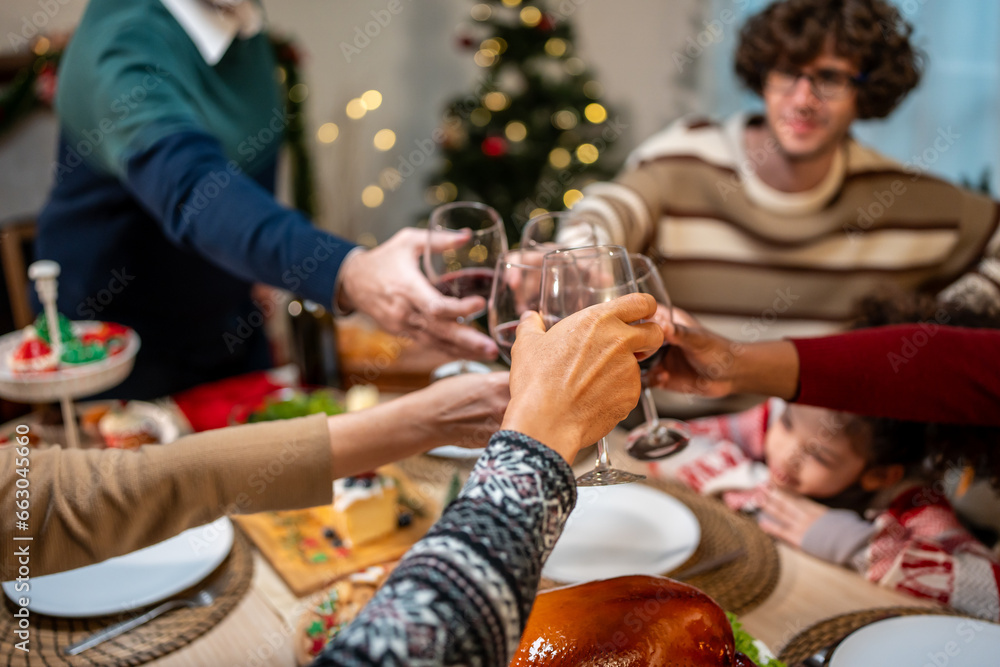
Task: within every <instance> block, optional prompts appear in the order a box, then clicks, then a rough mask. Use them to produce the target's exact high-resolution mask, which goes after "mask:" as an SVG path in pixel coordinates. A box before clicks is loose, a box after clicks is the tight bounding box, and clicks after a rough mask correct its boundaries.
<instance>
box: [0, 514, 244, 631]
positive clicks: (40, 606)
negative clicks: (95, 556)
mask: <svg viewBox="0 0 1000 667" xmlns="http://www.w3.org/2000/svg"><path fill="white" fill-rule="evenodd" d="M232 547H233V524H232V522H231V521H230V520H229V519H228V518H226V517H222V518H221V519H219V520H217V521H214V522H212V523H210V524H207V525H204V526H199V527H198V528H191V529H190V530H186V531H184V532H183V533H181V534H180V535H175V536H174V537H171V538H170V539H169V540H164V541H163V542H160V543H159V544H154V545H152V546H150V547H146V548H145V549H140V550H139V551H133V552H132V553H130V554H125V555H124V556H118V557H116V558H109V559H108V560H106V561H102V562H100V563H95V564H94V565H88V566H86V567H81V568H77V569H75V570H68V571H66V572H58V573H56V574H49V575H46V576H44V577H31V581H30V585H31V589H30V591H27V592H25V591H17V590H15V586H16V584H17V582H14V581H6V582H4V584H3V592H4V593H5V594H6V595H7V597H8V598H10V599H11V600H17V599H18V598H19V597H27V598H28V599H29V600H30V603H29V604H28V609H30V610H31V611H33V612H35V613H36V614H47V615H49V616H62V617H68V618H85V617H90V616H103V615H105V614H117V613H120V612H123V611H128V610H130V609H137V608H139V607H145V606H146V605H150V604H153V603H155V602H159V601H160V600H165V599H167V598H169V597H170V596H172V595H175V594H177V593H179V592H181V591H183V590H184V589H185V588H189V587H190V586H193V585H195V584H196V583H198V582H199V581H201V580H202V579H204V578H205V577H207V576H208V575H209V574H211V573H212V571H213V570H215V568H217V567H218V566H219V564H220V563H222V561H224V560H225V559H226V556H228V555H229V551H230V549H232Z"/></svg>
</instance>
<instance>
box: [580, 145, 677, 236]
mask: <svg viewBox="0 0 1000 667" xmlns="http://www.w3.org/2000/svg"><path fill="white" fill-rule="evenodd" d="M667 176H668V170H667V169H666V168H665V167H664V166H663V164H662V162H656V161H654V162H646V163H643V164H641V165H639V166H638V167H636V168H634V169H630V170H628V171H625V172H623V173H622V174H620V175H619V176H618V177H617V178H616V179H615V180H614V181H612V182H610V183H593V184H591V185H588V186H587V187H586V188H584V195H586V196H585V197H584V198H583V199H581V200H580V201H579V202H578V203H577V204H576V205H575V206H574V207H573V212H574V213H576V214H579V215H580V216H581V217H583V218H585V219H587V220H589V221H590V222H592V223H593V224H594V225H595V226H596V228H597V230H598V240H599V242H601V243H613V244H616V245H623V246H625V247H626V248H628V250H629V252H644V251H646V250H647V249H648V248H649V246H650V244H651V243H652V241H653V238H654V231H655V225H656V224H657V222H658V221H659V219H660V217H662V215H663V193H664V191H665V190H666V189H667V187H668V185H669V183H668V181H667Z"/></svg>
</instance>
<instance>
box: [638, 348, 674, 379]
mask: <svg viewBox="0 0 1000 667" xmlns="http://www.w3.org/2000/svg"><path fill="white" fill-rule="evenodd" d="M669 349H670V343H667V344H666V345H661V346H660V349H658V350H657V351H656V352H654V353H653V354H651V355H649V356H648V357H646V358H645V359H643V360H642V361H640V362H639V371H640V372H641V373H642V375H643V376H644V377H645V375H646V373H648V372H649V371H650V370H652V369H653V368H654V367H655V366H656V365H657V364H659V363H660V361H661V360H662V359H663V357H664V355H666V353H667V350H669Z"/></svg>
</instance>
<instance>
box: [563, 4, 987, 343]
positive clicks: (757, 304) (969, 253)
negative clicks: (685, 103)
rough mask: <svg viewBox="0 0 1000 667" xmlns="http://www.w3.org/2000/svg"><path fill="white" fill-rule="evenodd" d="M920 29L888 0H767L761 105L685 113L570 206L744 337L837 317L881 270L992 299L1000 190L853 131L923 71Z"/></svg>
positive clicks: (740, 57) (746, 39) (755, 49)
mask: <svg viewBox="0 0 1000 667" xmlns="http://www.w3.org/2000/svg"><path fill="white" fill-rule="evenodd" d="M910 32H911V28H910V26H909V25H908V24H907V23H906V22H905V21H903V19H902V18H901V16H900V14H899V12H898V11H897V10H896V9H895V8H894V7H893V6H892V5H890V4H889V3H887V2H884V1H883V0H836V1H832V0H785V1H782V2H776V3H774V4H772V5H770V6H769V7H767V8H766V9H765V10H763V11H762V12H761V13H759V14H757V15H755V16H753V17H751V18H750V19H749V21H748V22H747V24H746V25H745V26H744V28H743V30H742V32H741V34H740V44H739V47H738V49H737V52H736V63H735V66H736V71H737V73H738V75H739V77H740V78H741V79H742V81H743V83H744V84H746V85H747V86H748V87H749V88H750V89H751V90H753V91H754V92H755V93H757V94H759V95H760V96H761V98H762V99H763V101H764V113H763V115H745V114H739V115H736V116H734V117H732V118H730V119H729V120H728V121H726V122H725V123H723V124H714V123H711V122H709V121H705V120H701V119H690V118H688V119H682V120H680V121H678V122H676V123H674V124H673V125H672V126H670V127H668V128H667V129H666V130H665V131H663V132H662V133H660V134H658V135H656V136H654V137H652V138H651V139H649V140H648V141H647V142H645V143H644V144H643V145H641V146H640V147H639V148H638V149H637V150H636V151H634V153H633V154H632V155H631V156H630V158H629V160H628V163H627V166H626V168H625V170H624V172H623V173H622V174H621V175H620V176H619V177H618V178H617V179H616V180H615V181H614V182H612V183H599V184H595V185H592V186H590V187H589V189H587V190H585V194H586V195H588V196H586V197H585V198H584V199H583V200H581V201H580V202H579V203H578V204H577V205H576V207H574V211H577V212H580V213H582V214H585V215H586V216H587V217H589V218H590V219H591V220H592V221H593V222H594V223H595V224H596V225H597V227H598V229H599V230H600V231H601V233H602V234H603V236H604V238H603V239H601V240H602V241H612V242H615V243H621V244H624V245H627V246H628V248H629V250H630V251H633V252H645V253H647V254H650V255H652V256H653V257H654V258H658V259H660V260H661V267H662V273H663V278H664V281H665V284H666V287H667V289H668V291H669V293H670V295H671V297H672V298H673V302H674V305H676V306H679V307H682V308H685V309H687V310H688V311H690V312H692V313H694V314H696V315H697V316H698V317H699V319H700V320H701V321H702V322H703V323H704V324H705V325H706V326H708V327H709V328H711V329H714V330H716V331H720V332H724V333H725V334H726V335H728V336H730V337H734V338H737V339H741V340H751V341H752V340H758V339H774V338H779V337H782V336H789V335H793V336H803V335H818V334H824V333H829V332H830V331H831V330H835V329H839V328H842V327H843V325H844V324H845V323H846V322H847V321H848V320H849V319H850V318H851V317H852V310H853V306H854V303H855V302H856V301H857V300H858V298H859V297H861V296H863V295H865V294H868V293H869V292H871V291H873V290H875V289H876V288H878V287H879V286H881V285H883V284H885V283H889V284H894V285H896V286H898V287H901V288H903V289H923V290H932V291H938V290H941V289H942V288H944V287H945V286H948V285H952V287H950V288H949V292H948V295H949V296H958V297H961V298H962V299H963V300H964V302H965V305H966V306H969V307H977V308H987V307H995V306H996V305H997V304H998V302H1000V264H998V262H997V261H996V259H995V254H996V253H997V250H998V246H1000V237H998V236H997V235H996V230H997V217H998V210H997V205H996V203H995V202H993V201H992V200H991V199H989V198H988V197H984V196H981V195H978V194H975V193H971V192H968V191H965V190H962V189H960V188H957V187H955V186H953V185H951V184H949V183H946V182H944V181H942V180H939V179H937V178H934V177H932V176H929V175H926V174H920V173H914V171H913V170H912V169H910V170H907V168H905V167H904V166H903V165H901V164H899V163H897V162H895V161H893V160H890V159H888V158H886V157H884V156H882V155H880V154H879V153H877V152H875V151H874V150H872V149H870V148H868V147H865V146H862V145H860V144H858V143H857V142H856V141H854V139H852V138H851V136H850V127H851V123H852V122H853V121H854V120H855V119H866V118H882V117H885V116H887V115H888V114H889V113H890V112H891V111H892V110H893V109H894V108H895V107H896V106H897V105H898V104H899V103H900V102H901V101H902V99H903V98H904V97H905V96H906V95H907V93H909V91H910V90H912V89H913V88H914V87H915V86H916V85H917V83H918V81H919V79H920V55H919V54H918V53H917V52H916V50H915V48H914V47H913V46H912V45H911V44H910V40H909V36H910ZM956 281H958V282H956Z"/></svg>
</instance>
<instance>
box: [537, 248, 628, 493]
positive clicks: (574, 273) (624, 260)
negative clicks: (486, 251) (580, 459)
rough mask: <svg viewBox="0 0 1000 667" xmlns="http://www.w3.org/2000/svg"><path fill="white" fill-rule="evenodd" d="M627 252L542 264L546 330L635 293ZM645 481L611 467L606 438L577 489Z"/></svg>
mask: <svg viewBox="0 0 1000 667" xmlns="http://www.w3.org/2000/svg"><path fill="white" fill-rule="evenodd" d="M636 289H637V288H636V285H635V279H634V277H633V275H632V266H631V264H630V263H629V258H628V252H626V250H625V249H624V248H622V247H621V246H590V247H587V248H570V249H568V250H556V251H554V252H550V253H548V254H547V255H545V258H544V261H543V262H542V286H541V314H542V319H543V320H544V321H545V326H546V328H551V327H552V326H553V325H554V324H556V322H558V321H559V320H561V319H563V318H565V317H569V316H570V315H572V314H573V313H575V312H577V311H579V310H583V309H584V308H587V307H589V306H593V305H595V304H598V303H604V302H606V301H611V300H612V299H617V298H618V297H620V296H624V295H626V294H632V293H634V292H635V291H636ZM641 479H645V477H644V476H643V475H636V474H633V473H630V472H625V471H624V470H617V469H615V468H614V467H612V465H611V456H610V454H609V452H608V441H607V438H601V440H600V442H598V443H597V462H596V463H595V464H594V469H593V470H591V471H590V472H588V473H585V474H583V475H581V476H580V477H577V479H576V483H577V486H608V485H611V484H626V483H628V482H637V481H639V480H641Z"/></svg>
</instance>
